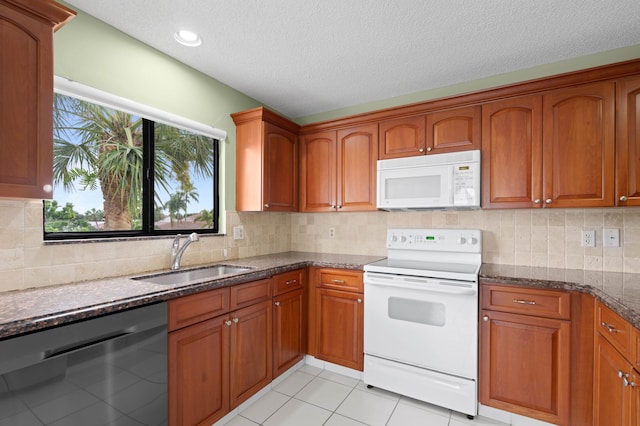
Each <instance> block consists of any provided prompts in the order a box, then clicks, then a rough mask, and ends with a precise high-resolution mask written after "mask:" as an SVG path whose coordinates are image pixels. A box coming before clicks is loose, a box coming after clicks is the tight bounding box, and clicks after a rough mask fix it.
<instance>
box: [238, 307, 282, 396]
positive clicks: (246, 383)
mask: <svg viewBox="0 0 640 426" xmlns="http://www.w3.org/2000/svg"><path fill="white" fill-rule="evenodd" d="M271 312H272V308H271V301H269V300H267V301H265V302H262V303H258V304H255V305H252V306H249V307H247V308H243V309H240V310H237V311H234V312H232V313H231V314H230V316H231V322H232V324H231V326H230V333H231V336H230V342H231V343H230V350H229V361H230V363H229V370H230V380H229V382H230V385H229V387H230V390H229V392H230V395H231V397H230V398H231V401H230V404H231V408H235V407H237V406H238V405H239V404H241V403H242V402H244V401H246V400H247V398H249V397H250V396H251V395H253V394H255V393H256V392H257V391H259V390H260V389H262V388H263V387H265V386H266V385H268V384H269V383H270V382H271V368H272V358H271V357H272V353H271V350H272V337H271V336H272V334H271V328H272V319H271V318H272V317H271Z"/></svg>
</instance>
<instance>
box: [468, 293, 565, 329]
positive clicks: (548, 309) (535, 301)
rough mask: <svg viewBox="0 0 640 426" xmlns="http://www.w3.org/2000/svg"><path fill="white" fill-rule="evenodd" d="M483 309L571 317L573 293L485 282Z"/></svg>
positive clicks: (548, 316)
mask: <svg viewBox="0 0 640 426" xmlns="http://www.w3.org/2000/svg"><path fill="white" fill-rule="evenodd" d="M481 288H482V298H481V303H482V309H488V310H492V311H500V312H512V313H516V314H523V315H533V316H539V317H545V318H558V319H567V320H568V319H571V294H570V293H569V292H565V291H558V290H546V289H545V290H543V289H532V288H522V287H514V286H503V285H492V284H483V285H481Z"/></svg>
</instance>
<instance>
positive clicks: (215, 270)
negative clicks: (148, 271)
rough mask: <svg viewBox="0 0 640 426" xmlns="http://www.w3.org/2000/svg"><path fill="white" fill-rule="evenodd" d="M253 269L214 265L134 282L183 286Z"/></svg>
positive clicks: (144, 277)
mask: <svg viewBox="0 0 640 426" xmlns="http://www.w3.org/2000/svg"><path fill="white" fill-rule="evenodd" d="M251 269H253V268H250V267H248V266H233V265H213V266H208V267H206V268H200V269H188V270H185V271H175V272H169V273H167V274H159V275H143V276H140V277H133V279H134V280H138V281H145V282H150V283H154V284H167V285H171V284H182V283H186V282H190V281H198V280H199V281H204V280H207V279H214V278H220V277H224V276H228V275H235V274H240V273H243V272H247V271H250V270H251Z"/></svg>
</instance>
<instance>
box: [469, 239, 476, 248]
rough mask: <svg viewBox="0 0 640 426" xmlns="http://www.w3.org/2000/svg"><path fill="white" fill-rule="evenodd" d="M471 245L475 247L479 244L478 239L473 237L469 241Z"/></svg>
mask: <svg viewBox="0 0 640 426" xmlns="http://www.w3.org/2000/svg"><path fill="white" fill-rule="evenodd" d="M469 244H470V245H472V246H475V245H476V244H478V239H477V238H476V237H471V238H470V239H469Z"/></svg>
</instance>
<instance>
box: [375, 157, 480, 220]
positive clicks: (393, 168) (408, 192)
mask: <svg viewBox="0 0 640 426" xmlns="http://www.w3.org/2000/svg"><path fill="white" fill-rule="evenodd" d="M377 164H378V166H377V179H378V194H377V207H378V208H379V209H382V210H424V209H477V208H479V207H480V151H479V150H475V151H460V152H452V153H447V154H432V155H420V156H416V157H405V158H393V159H389V160H378V163H377Z"/></svg>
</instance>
